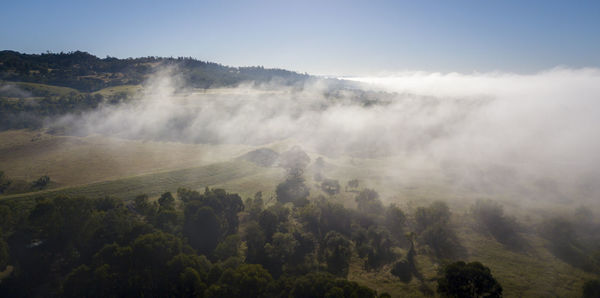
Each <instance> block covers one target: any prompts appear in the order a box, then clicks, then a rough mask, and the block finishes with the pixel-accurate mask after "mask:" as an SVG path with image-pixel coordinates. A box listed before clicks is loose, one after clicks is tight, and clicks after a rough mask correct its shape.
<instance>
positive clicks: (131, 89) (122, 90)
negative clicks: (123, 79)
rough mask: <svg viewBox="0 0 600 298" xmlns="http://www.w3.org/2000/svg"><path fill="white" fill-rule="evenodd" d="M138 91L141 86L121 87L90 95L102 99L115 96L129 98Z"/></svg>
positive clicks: (109, 88) (105, 89) (102, 90)
mask: <svg viewBox="0 0 600 298" xmlns="http://www.w3.org/2000/svg"><path fill="white" fill-rule="evenodd" d="M140 90H142V86H140V85H121V86H113V87H108V88H104V89H101V90H98V91H96V92H92V94H100V95H102V96H104V97H108V96H113V95H117V94H125V95H127V96H129V95H133V94H135V93H136V92H138V91H140Z"/></svg>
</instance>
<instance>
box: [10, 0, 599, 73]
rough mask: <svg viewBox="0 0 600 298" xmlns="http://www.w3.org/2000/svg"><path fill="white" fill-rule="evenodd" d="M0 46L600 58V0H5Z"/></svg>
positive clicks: (231, 56) (456, 58)
mask: <svg viewBox="0 0 600 298" xmlns="http://www.w3.org/2000/svg"><path fill="white" fill-rule="evenodd" d="M1 7H2V9H0V26H1V27H0V28H2V29H0V49H10V50H16V51H21V52H27V53H42V52H46V51H52V52H60V51H72V50H83V51H87V52H90V53H92V54H95V55H97V56H100V57H105V56H106V55H110V56H115V57H120V58H123V57H139V56H192V57H195V58H198V59H201V60H208V61H214V62H218V63H222V64H226V65H232V66H245V65H263V66H265V67H279V68H286V69H292V70H296V71H300V72H309V73H314V74H335V75H375V74H381V73H382V72H397V71H404V70H423V71H440V72H453V71H455V72H462V73H471V72H490V71H506V72H518V73H531V72H537V71H540V70H544V69H549V68H552V67H556V66H562V67H572V68H580V67H600V1H566V0H565V1H427V0H423V1H410V2H409V1H327V0H322V1H282V0H279V1H161V2H159V1H128V0H121V1H111V0H108V1H48V0H37V1H28V0H18V1H11V0H7V1H3V4H2V6H1Z"/></svg>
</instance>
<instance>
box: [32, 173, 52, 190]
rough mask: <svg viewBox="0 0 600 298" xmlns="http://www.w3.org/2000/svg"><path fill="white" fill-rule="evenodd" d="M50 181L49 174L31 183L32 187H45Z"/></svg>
mask: <svg viewBox="0 0 600 298" xmlns="http://www.w3.org/2000/svg"><path fill="white" fill-rule="evenodd" d="M48 183H50V177H48V176H47V175H44V176H42V177H40V178H38V179H37V180H36V181H34V182H33V183H32V185H31V187H32V188H34V189H38V190H39V189H44V188H45V187H46V186H48Z"/></svg>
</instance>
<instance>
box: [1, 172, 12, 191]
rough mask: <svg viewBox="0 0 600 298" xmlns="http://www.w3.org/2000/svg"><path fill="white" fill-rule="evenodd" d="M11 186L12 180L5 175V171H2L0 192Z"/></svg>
mask: <svg viewBox="0 0 600 298" xmlns="http://www.w3.org/2000/svg"><path fill="white" fill-rule="evenodd" d="M9 186H10V180H8V178H7V177H6V176H5V175H4V172H3V171H0V194H2V193H4V191H5V190H6V189H7V188H8V187H9Z"/></svg>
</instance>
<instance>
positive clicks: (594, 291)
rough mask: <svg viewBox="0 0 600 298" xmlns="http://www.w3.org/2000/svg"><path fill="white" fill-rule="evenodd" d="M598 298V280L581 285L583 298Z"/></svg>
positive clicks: (599, 283)
mask: <svg viewBox="0 0 600 298" xmlns="http://www.w3.org/2000/svg"><path fill="white" fill-rule="evenodd" d="M597 297H600V280H598V279H594V280H588V281H586V282H585V283H584V284H583V298H597Z"/></svg>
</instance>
